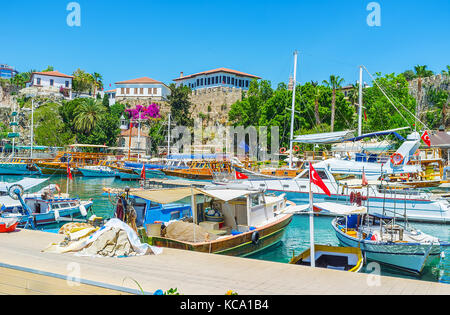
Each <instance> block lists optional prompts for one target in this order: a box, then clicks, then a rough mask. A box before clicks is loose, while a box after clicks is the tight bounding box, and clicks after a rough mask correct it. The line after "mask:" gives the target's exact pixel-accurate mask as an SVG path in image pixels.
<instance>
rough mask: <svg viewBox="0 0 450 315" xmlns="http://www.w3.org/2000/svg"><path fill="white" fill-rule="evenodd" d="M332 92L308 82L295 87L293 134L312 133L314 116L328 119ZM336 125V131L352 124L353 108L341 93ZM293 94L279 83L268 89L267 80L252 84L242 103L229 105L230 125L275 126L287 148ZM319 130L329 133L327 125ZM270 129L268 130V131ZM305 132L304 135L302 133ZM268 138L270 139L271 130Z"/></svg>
mask: <svg viewBox="0 0 450 315" xmlns="http://www.w3.org/2000/svg"><path fill="white" fill-rule="evenodd" d="M332 95H333V91H332V89H331V88H329V87H325V86H318V85H317V84H316V83H311V82H308V83H306V84H305V85H303V86H301V85H298V86H297V87H296V99H295V111H296V112H295V115H294V117H295V120H294V131H295V134H296V135H298V134H299V133H300V132H302V131H304V130H313V129H314V128H315V126H317V120H316V113H317V114H318V117H319V120H320V121H322V122H325V121H327V122H329V121H330V120H331V108H330V104H331V100H332ZM335 103H336V112H337V118H338V119H337V122H336V128H338V129H340V130H343V129H348V128H351V127H352V126H353V124H354V122H353V114H354V110H353V108H352V106H351V105H350V104H349V103H348V102H347V101H346V100H345V99H344V95H343V94H342V93H341V92H336V96H335ZM291 107H292V91H289V90H288V88H287V86H286V84H284V83H281V84H279V85H278V87H277V89H276V90H273V89H272V88H271V87H270V82H269V81H260V82H258V81H253V82H252V83H251V85H250V88H249V92H248V94H247V96H246V97H245V98H243V99H242V101H238V102H236V103H234V104H233V105H232V106H231V109H230V112H229V120H230V123H231V124H233V125H234V126H244V127H248V126H278V127H279V131H280V145H281V146H288V145H289V139H290V124H291ZM319 126H320V127H319V129H320V130H327V131H328V130H329V129H330V127H329V125H328V124H326V123H325V124H323V123H321V124H319ZM269 129H270V128H269ZM302 133H304V132H302ZM268 136H269V138H270V137H271V134H270V130H268Z"/></svg>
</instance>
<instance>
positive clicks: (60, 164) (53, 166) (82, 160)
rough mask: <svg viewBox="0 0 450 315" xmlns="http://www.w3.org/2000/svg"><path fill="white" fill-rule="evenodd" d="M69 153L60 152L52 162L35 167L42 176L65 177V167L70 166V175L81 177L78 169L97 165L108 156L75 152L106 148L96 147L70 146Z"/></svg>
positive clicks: (104, 147) (39, 163) (103, 147)
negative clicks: (85, 149)
mask: <svg viewBox="0 0 450 315" xmlns="http://www.w3.org/2000/svg"><path fill="white" fill-rule="evenodd" d="M69 148H70V151H67V152H60V153H58V155H57V156H56V157H55V159H53V161H50V162H48V161H46V162H37V163H35V165H36V167H37V168H38V169H39V171H40V172H41V174H43V175H66V174H67V167H68V166H70V168H71V171H72V175H82V173H81V172H80V171H79V168H82V167H85V166H89V165H98V164H99V163H100V162H101V161H103V160H105V159H106V158H107V157H108V156H110V155H109V154H105V153H91V152H76V151H77V150H79V149H83V148H89V149H92V148H100V149H106V148H107V147H106V146H96V145H72V146H70V147H69Z"/></svg>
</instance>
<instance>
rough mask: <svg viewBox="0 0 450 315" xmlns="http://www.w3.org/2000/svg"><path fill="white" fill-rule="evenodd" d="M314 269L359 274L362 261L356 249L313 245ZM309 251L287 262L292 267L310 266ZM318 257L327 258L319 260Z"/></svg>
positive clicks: (358, 250)
mask: <svg viewBox="0 0 450 315" xmlns="http://www.w3.org/2000/svg"><path fill="white" fill-rule="evenodd" d="M315 254H316V257H317V256H318V255H319V259H316V267H319V268H328V269H341V270H345V271H347V272H360V271H361V269H362V267H363V265H364V259H363V254H362V251H361V249H360V248H358V247H338V246H329V245H318V244H315ZM310 257H311V249H310V248H309V249H307V250H306V251H304V252H303V253H302V254H300V255H299V256H297V257H293V258H292V260H291V261H290V262H289V263H290V264H292V265H303V266H311V258H310ZM320 257H328V261H327V259H321V258H320Z"/></svg>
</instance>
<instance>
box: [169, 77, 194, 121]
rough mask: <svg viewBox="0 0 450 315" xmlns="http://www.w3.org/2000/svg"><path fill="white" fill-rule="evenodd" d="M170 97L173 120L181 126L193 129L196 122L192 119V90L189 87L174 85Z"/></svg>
mask: <svg viewBox="0 0 450 315" xmlns="http://www.w3.org/2000/svg"><path fill="white" fill-rule="evenodd" d="M169 88H170V91H171V93H170V95H169V96H168V97H167V101H168V104H169V106H170V112H171V115H172V120H173V121H175V122H176V123H177V124H178V125H179V126H186V127H192V126H193V125H194V120H193V119H192V118H191V114H190V109H191V107H192V103H191V101H190V98H189V97H190V95H191V92H192V91H191V89H190V88H189V87H187V86H178V87H177V86H176V85H175V84H174V83H172V84H171V85H170V86H169Z"/></svg>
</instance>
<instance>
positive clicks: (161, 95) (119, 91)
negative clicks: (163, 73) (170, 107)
mask: <svg viewBox="0 0 450 315" xmlns="http://www.w3.org/2000/svg"><path fill="white" fill-rule="evenodd" d="M115 84H116V99H118V98H126V99H133V98H151V99H152V100H156V101H164V100H165V99H166V98H167V96H168V95H169V94H170V89H169V87H168V86H167V85H165V84H164V83H162V82H160V81H157V80H154V79H151V78H148V77H143V78H138V79H133V80H127V81H121V82H116V83H115Z"/></svg>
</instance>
